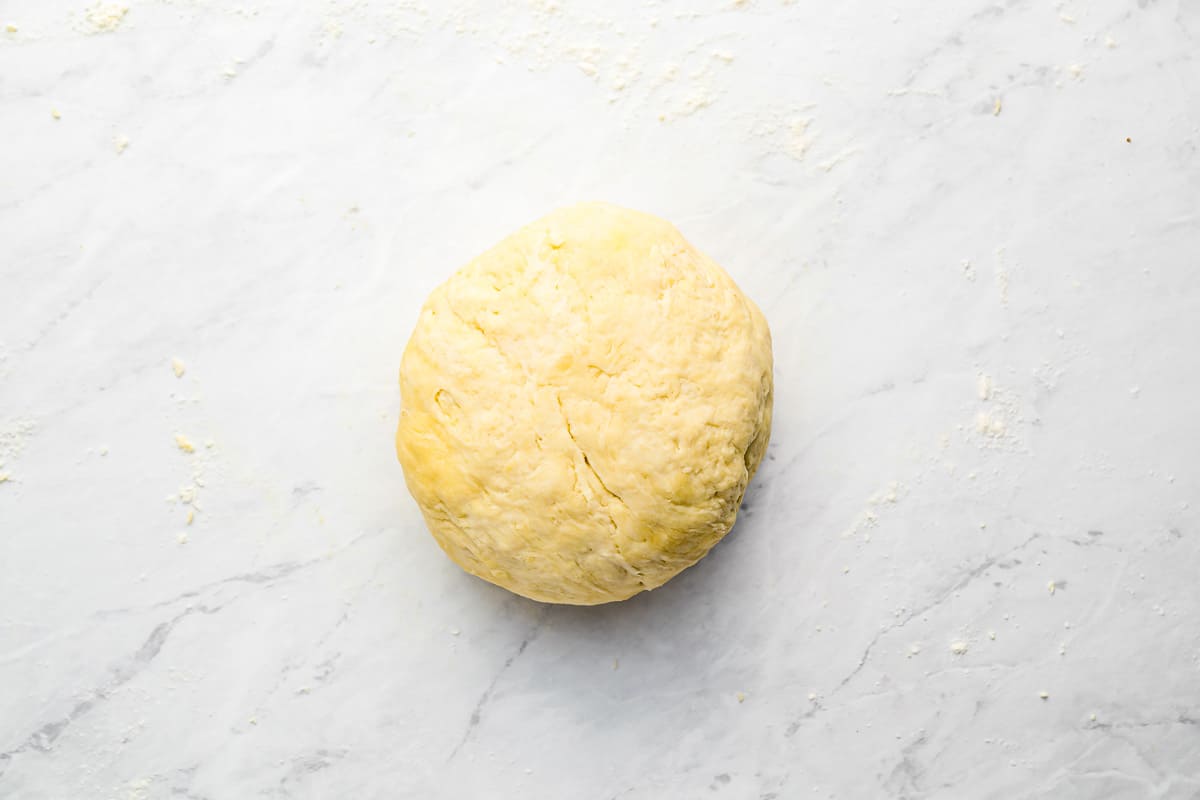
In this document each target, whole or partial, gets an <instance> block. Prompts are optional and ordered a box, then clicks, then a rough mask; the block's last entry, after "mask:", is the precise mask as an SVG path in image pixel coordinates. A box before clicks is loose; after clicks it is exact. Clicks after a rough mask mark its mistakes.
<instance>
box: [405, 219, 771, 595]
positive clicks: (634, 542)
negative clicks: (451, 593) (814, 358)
mask: <svg viewBox="0 0 1200 800" xmlns="http://www.w3.org/2000/svg"><path fill="white" fill-rule="evenodd" d="M400 393H401V402H402V410H401V412H400V425H399V429H398V430H397V432H396V451H397V453H398V455H399V458H400V463H401V465H402V466H403V468H404V476H405V480H406V481H407V483H408V488H409V490H410V491H411V492H412V495H413V497H414V498H416V501H417V503H418V505H419V506H420V508H421V511H422V513H423V514H424V516H425V521H426V523H427V524H428V526H429V529H430V531H432V533H433V536H434V538H436V539H437V541H438V544H440V545H441V546H442V549H443V550H445V551H446V554H447V555H449V556H450V558H451V559H453V560H454V561H455V563H457V564H458V565H459V566H461V567H462V568H463V569H465V570H466V571H467V572H470V573H472V574H474V575H478V576H479V577H481V578H483V579H484V580H487V581H491V582H492V583H495V584H497V585H499V586H503V587H504V588H506V589H508V590H510V591H513V592H516V593H517V594H520V595H524V596H525V597H529V598H532V599H534V600H541V601H544V602H551V603H571V604H576V605H593V604H596V603H606V602H610V601H613V600H624V599H625V598H628V597H630V596H632V595H634V594H637V593H638V592H640V591H643V590H645V589H653V588H655V587H657V586H661V585H662V584H663V583H665V582H667V581H668V580H670V579H671V578H672V577H673V576H675V575H677V574H678V573H679V572H680V571H682V570H684V569H686V568H687V567H690V566H691V565H692V564H695V563H696V562H697V561H699V560H700V559H701V558H703V557H704V555H705V554H706V553H708V551H709V549H711V548H712V546H713V545H715V544H716V543H717V542H718V541H719V540H720V539H721V537H723V536H724V535H725V534H726V533H728V532H729V529H730V528H731V527H733V523H734V519H735V518H736V517H737V512H738V506H739V505H740V503H741V500H742V495H743V493H744V492H745V490H746V484H747V483H748V482H749V481H750V478H751V476H752V475H753V474H754V471H755V469H757V467H758V464H759V462H760V461H761V460H762V457H763V452H764V451H765V450H766V447H767V439H768V437H769V435H770V428H771V393H772V377H771V336H770V332H769V331H768V330H767V323H766V320H765V319H764V318H763V315H762V312H760V311H759V310H758V308H757V307H756V306H755V305H754V303H752V302H751V301H750V300H749V299H747V298H746V296H745V295H743V294H742V292H741V291H740V290H739V289H738V287H737V286H736V285H735V284H734V282H733V280H732V279H731V278H730V277H729V276H728V275H727V274H725V272H724V270H722V269H721V268H720V267H719V266H717V265H716V264H715V263H714V262H713V261H712V260H710V259H709V258H707V257H706V256H704V255H703V254H702V253H700V252H698V251H697V250H696V249H695V248H693V247H692V246H691V245H690V244H688V242H687V241H686V240H684V238H683V236H681V235H680V234H679V231H677V230H676V229H675V228H674V227H673V226H672V225H670V224H669V223H667V222H664V221H663V220H661V219H658V218H657V217H653V216H650V215H648V214H642V213H638V212H635V211H629V210H626V209H623V208H618V207H615V206H611V205H605V204H600V203H589V204H584V205H579V206H574V207H571V208H565V209H561V210H559V211H555V212H554V213H552V214H550V215H548V216H546V217H544V218H542V219H540V220H538V221H537V222H534V223H533V224H531V225H528V226H526V227H525V228H522V229H521V230H519V231H517V232H516V233H514V234H513V235H511V236H510V237H508V238H507V239H505V240H504V241H503V242H501V243H500V244H498V245H496V246H495V247H493V248H492V249H491V250H489V251H488V252H486V253H484V254H483V255H482V256H479V257H478V258H476V259H475V260H474V261H472V262H471V263H469V264H467V266H465V267H463V268H462V269H461V270H459V271H458V272H457V273H455V274H454V275H453V276H452V277H451V278H450V279H449V280H448V281H446V283H444V284H442V285H441V286H440V287H438V288H437V289H436V290H434V292H433V294H432V295H430V297H429V299H428V301H427V302H426V303H425V306H424V308H423V309H422V310H421V316H420V320H419V321H418V323H417V326H416V330H415V331H414V332H413V335H412V338H411V339H410V340H409V343H408V347H407V348H406V349H405V351H404V358H403V361H402V363H401V367H400Z"/></svg>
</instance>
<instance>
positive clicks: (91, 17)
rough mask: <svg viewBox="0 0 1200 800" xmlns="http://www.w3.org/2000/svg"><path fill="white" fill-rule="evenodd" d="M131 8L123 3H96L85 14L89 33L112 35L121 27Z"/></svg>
mask: <svg viewBox="0 0 1200 800" xmlns="http://www.w3.org/2000/svg"><path fill="white" fill-rule="evenodd" d="M128 13H129V6H127V5H125V4H123V3H96V4H95V5H94V6H92V7H91V8H89V9H88V10H87V11H85V12H84V20H85V21H86V22H87V25H88V30H87V32H88V33H112V32H113V31H115V30H116V29H117V28H119V27H121V23H122V22H124V21H125V15H126V14H128Z"/></svg>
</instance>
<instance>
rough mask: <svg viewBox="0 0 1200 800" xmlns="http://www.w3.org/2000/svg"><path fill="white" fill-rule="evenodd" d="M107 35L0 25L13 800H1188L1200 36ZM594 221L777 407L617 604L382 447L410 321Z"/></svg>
mask: <svg viewBox="0 0 1200 800" xmlns="http://www.w3.org/2000/svg"><path fill="white" fill-rule="evenodd" d="M124 8H125V7H124V6H120V5H111V6H109V5H105V4H100V5H86V4H83V3H67V2H58V1H57V0H56V1H55V2H38V3H32V2H30V3H7V4H4V5H3V6H0V14H3V15H4V17H5V19H3V20H0V24H6V23H7V24H8V25H10V27H9V28H8V29H5V30H3V31H0V132H2V134H3V145H4V146H3V147H2V148H0V240H2V241H3V243H4V246H3V253H4V256H3V259H2V260H0V461H2V462H3V465H2V466H0V473H2V474H4V475H6V476H7V480H6V481H5V482H3V483H0V796H2V797H4V798H121V799H123V800H129V799H133V798H138V799H140V798H169V797H179V798H192V799H193V800H199V799H200V798H207V799H208V800H216V799H217V798H251V797H279V798H287V797H290V798H334V797H338V798H341V797H355V798H374V797H380V798H383V797H388V798H392V797H420V798H466V797H481V798H482V797H488V798H491V797H497V798H501V797H505V798H516V797H519V798H564V797H572V798H576V797H577V798H601V799H604V800H607V798H622V799H624V798H665V797H672V798H690V797H710V796H711V797H728V798H761V799H762V800H767V799H768V798H793V797H810V796H811V797H837V798H862V797H898V798H899V797H903V798H965V797H977V798H1032V797H1071V798H1093V797H1094V798H1147V797H1156V798H1194V797H1196V796H1197V795H1198V794H1200V625H1198V622H1200V584H1198V582H1197V580H1196V570H1197V565H1198V564H1200V544H1198V543H1200V516H1198V514H1197V504H1198V503H1200V492H1198V489H1200V468H1198V467H1197V459H1196V455H1197V445H1198V444H1200V416H1198V415H1197V414H1196V413H1195V411H1194V408H1193V407H1194V404H1195V400H1194V398H1195V397H1196V394H1197V392H1198V391H1200V358H1198V356H1197V346H1198V345H1200V269H1197V268H1198V267H1200V263H1198V262H1197V258H1198V256H1197V254H1198V253H1200V208H1198V202H1197V200H1198V198H1200V164H1198V160H1197V158H1198V156H1197V146H1198V144H1200V109H1198V107H1197V105H1196V97H1197V94H1198V92H1200V60H1198V59H1200V3H1196V2H1192V1H1191V0H1140V1H1135V0H1096V2H1084V1H1083V0H1063V2H1052V1H1050V0H1038V1H1037V2H1034V1H1033V0H1001V2H991V0H970V1H969V2H950V1H949V0H942V1H940V2H933V3H930V2H925V1H924V0H902V2H897V3H893V4H889V5H888V8H887V10H884V7H883V5H882V4H877V3H865V2H852V3H809V2H791V3H788V2H778V1H775V0H745V2H740V3H735V2H732V0H721V1H720V2H716V1H713V2H709V1H707V0H703V1H701V2H683V0H680V1H679V2H674V3H671V2H654V1H653V0H648V1H646V2H618V3H612V2H602V1H601V0H591V2H571V0H557V2H549V1H547V2H540V3H531V4H517V3H512V4H502V3H484V2H479V3H466V2H461V0H452V1H450V2H434V0H429V2H417V1H416V0H371V2H369V3H368V2H354V0H342V2H319V3H293V2H285V0H275V1H274V2H271V1H270V0H239V1H238V2H223V1H222V0H175V2H151V1H150V0H146V1H145V2H137V1H136V0H129V2H128V5H127V11H123V9H124ZM581 199H603V200H609V201H612V202H617V203H621V204H625V205H628V206H632V207H635V208H639V209H643V210H647V211H651V212H654V213H657V214H660V215H662V216H664V217H667V218H669V219H671V220H673V221H675V222H676V223H677V224H678V225H679V226H680V228H681V229H682V230H683V231H684V233H685V235H687V236H688V237H689V238H690V239H691V240H692V241H693V242H694V243H696V244H697V245H698V246H699V247H700V248H701V249H703V250H705V251H707V252H708V253H709V254H711V255H712V256H713V257H715V258H716V259H717V260H718V261H719V262H720V263H722V264H723V265H725V267H726V268H727V269H728V270H729V272H730V273H731V274H732V275H733V276H734V278H735V279H736V280H737V281H738V282H739V283H740V284H741V286H742V287H743V288H744V289H745V290H746V291H747V293H749V294H750V295H751V296H752V297H754V298H756V299H757V300H758V301H759V303H760V304H761V306H762V307H763V309H764V311H765V312H766V314H767V316H768V318H769V320H770V323H771V325H772V330H773V333H774V339H775V355H776V373H777V384H778V388H777V401H776V403H777V405H776V425H775V431H774V436H773V440H772V442H771V447H770V451H769V458H768V460H767V461H766V462H765V464H764V466H763V468H762V470H761V471H760V473H759V475H758V476H757V477H756V479H755V481H754V484H753V486H752V488H751V492H750V494H749V495H748V497H747V504H746V508H745V510H744V512H743V514H742V515H741V517H740V520H739V522H738V525H737V527H736V528H735V530H734V532H733V533H732V534H731V535H730V536H729V537H728V538H727V539H726V540H725V541H724V542H723V543H722V544H721V545H720V546H719V547H718V548H717V549H716V550H715V551H714V552H713V553H712V555H711V556H710V557H709V558H707V559H706V560H705V561H703V562H702V563H701V564H699V565H698V566H696V567H694V568H693V569H691V570H689V571H687V572H686V573H684V574H683V575H682V576H680V577H679V578H677V579H676V580H674V581H673V582H671V583H669V584H668V585H667V586H665V587H663V588H662V589H659V590H657V591H654V592H652V593H649V594H645V595H642V596H639V597H637V598H636V599H634V600H631V601H629V602H626V603H623V604H620V605H614V606H606V607H600V608H591V609H587V608H566V607H549V606H541V605H538V604H535V603H532V602H528V601H525V600H522V599H520V598H517V597H514V596H511V595H508V594H506V593H505V592H503V591H501V590H499V589H496V588H494V587H491V586H489V585H487V584H485V583H482V582H480V581H478V580H475V579H473V578H470V577H468V576H466V575H465V574H463V573H462V572H460V571H459V570H458V569H457V568H456V567H455V566H454V565H452V564H451V563H450V562H449V561H448V560H447V559H446V558H444V557H443V556H442V554H441V553H440V551H439V550H438V549H437V547H436V545H435V544H434V543H433V541H432V539H431V538H430V537H429V536H428V535H427V533H426V532H425V530H424V527H423V525H422V522H421V520H420V518H419V516H418V513H417V510H416V508H415V505H414V504H413V502H412V501H411V500H410V498H409V497H408V496H407V494H406V492H405V490H404V487H403V482H402V477H401V473H400V469H399V467H398V465H397V464H396V460H395V456H394V454H393V451H392V442H391V437H392V431H393V426H394V424H395V421H396V415H397V411H398V392H397V389H396V385H395V377H396V368H397V365H398V361H399V356H400V352H401V349H402V347H403V345H404V342H405V340H406V338H407V335H408V333H409V331H410V330H411V327H412V325H413V323H414V320H415V315H416V312H417V309H418V307H419V305H420V303H421V301H422V299H423V298H424V296H425V294H426V293H427V292H428V291H429V290H430V289H431V288H432V287H433V286H435V285H436V284H437V283H439V282H440V281H441V280H442V279H444V277H445V276H446V275H447V274H448V273H449V272H450V271H451V270H453V269H454V268H456V267H457V266H458V265H460V264H461V263H463V262H464V261H465V260H467V259H468V258H470V257H471V256H473V255H474V254H476V253H478V252H480V251H481V250H483V249H484V248H486V247H487V246H489V245H490V244H492V243H493V242H495V241H497V240H498V239H499V238H501V237H502V236H503V235H505V234H506V233H507V232H508V231H509V230H510V229H512V228H514V227H516V226H517V225H519V224H521V223H524V222H526V221H528V220H530V219H532V218H534V217H537V216H539V215H540V214H542V213H544V212H545V211H547V210H549V209H551V208H553V207H555V206H558V205H563V204H566V203H571V202H575V201H578V200H581ZM173 359H177V360H178V363H176V364H175V365H174V367H178V368H179V371H181V372H182V374H180V375H179V376H178V377H177V376H176V374H175V371H176V370H175V369H174V368H173V364H172V360H173ZM177 435H181V436H182V437H184V438H183V439H182V440H177V439H176V437H177ZM181 444H182V445H183V447H181V446H180V445H181ZM189 447H190V448H191V452H188V451H187V449H188V448H189ZM189 520H191V522H190V524H189Z"/></svg>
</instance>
